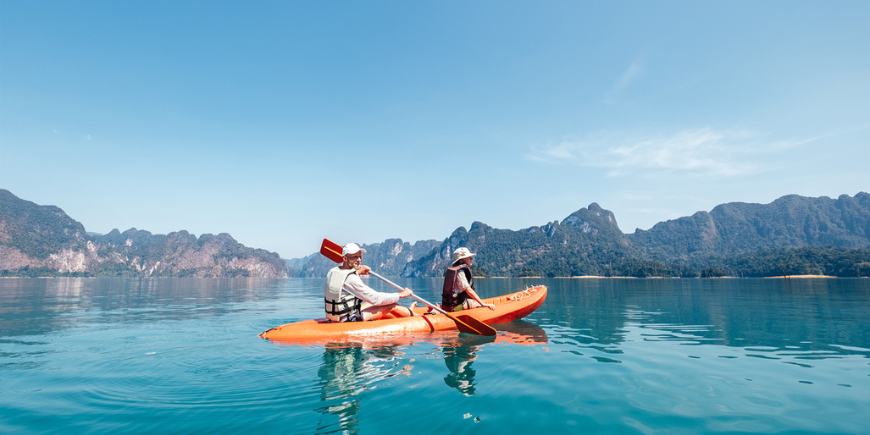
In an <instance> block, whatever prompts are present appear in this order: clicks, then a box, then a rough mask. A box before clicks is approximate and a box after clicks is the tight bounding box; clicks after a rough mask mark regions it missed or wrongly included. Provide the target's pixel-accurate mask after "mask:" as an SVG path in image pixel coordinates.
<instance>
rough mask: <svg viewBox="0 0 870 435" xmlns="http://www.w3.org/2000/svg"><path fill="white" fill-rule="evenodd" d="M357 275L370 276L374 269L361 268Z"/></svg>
mask: <svg viewBox="0 0 870 435" xmlns="http://www.w3.org/2000/svg"><path fill="white" fill-rule="evenodd" d="M356 273H357V274H359V275H369V274H370V273H372V268H371V267H368V266H360V268H359V270H357V272H356Z"/></svg>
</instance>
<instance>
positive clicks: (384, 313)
mask: <svg viewBox="0 0 870 435" xmlns="http://www.w3.org/2000/svg"><path fill="white" fill-rule="evenodd" d="M365 252H366V250H365V249H362V248H360V247H359V245H357V244H356V243H348V244H347V245H346V246H345V247H344V249H342V252H341V256H342V258H343V259H344V262H343V263H342V264H341V266H336V267H333V268H332V269H330V271H329V272H328V273H327V274H326V284H325V285H324V286H323V297H324V299H325V301H326V318H328V319H329V320H331V321H333V322H361V321H363V320H377V319H382V318H388V317H410V316H413V315H414V306H415V305H417V303H416V302H414V303H413V304H411V308H405V307H403V306H401V305H399V299H401V298H406V297H408V296H411V294H412V293H413V292H412V291H411V289H409V288H407V287H406V288H405V289H404V290H402V292H401V293H382V292H379V291H376V290H374V289H372V288H371V287H369V286H367V285H365V283H363V282H362V279H360V277H359V276H360V275H367V274H368V273H369V271H371V268H370V267H368V266H363V265H362V254H364V253H365Z"/></svg>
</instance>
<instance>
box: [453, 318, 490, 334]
mask: <svg viewBox="0 0 870 435" xmlns="http://www.w3.org/2000/svg"><path fill="white" fill-rule="evenodd" d="M453 320H455V321H456V326H457V329H459V332H464V333H466V334H477V335H489V336H493V335H496V330H495V328H493V327H492V326H489V325H487V324H486V323H483V322H481V321H480V320H477V319H475V318H474V317H471V316H469V315H463V316H456V317H455V318H453Z"/></svg>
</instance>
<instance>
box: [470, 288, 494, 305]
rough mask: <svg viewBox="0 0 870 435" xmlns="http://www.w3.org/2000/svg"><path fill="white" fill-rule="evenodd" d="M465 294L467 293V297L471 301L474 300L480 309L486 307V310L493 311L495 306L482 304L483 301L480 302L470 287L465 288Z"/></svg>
mask: <svg viewBox="0 0 870 435" xmlns="http://www.w3.org/2000/svg"><path fill="white" fill-rule="evenodd" d="M465 293H467V294H468V296H469V297H470V298H471V299H474V300H475V301H477V303H478V304H480V306H482V307H486V308H489V309H490V310H494V309H495V304H485V303H483V301H482V300H480V297H479V296H477V292H475V291H474V289H473V288H471V287H468V288H466V289H465Z"/></svg>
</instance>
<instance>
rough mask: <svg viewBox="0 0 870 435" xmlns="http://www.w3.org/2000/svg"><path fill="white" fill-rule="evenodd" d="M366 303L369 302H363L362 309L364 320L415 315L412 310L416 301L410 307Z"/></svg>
mask: <svg viewBox="0 0 870 435" xmlns="http://www.w3.org/2000/svg"><path fill="white" fill-rule="evenodd" d="M366 305H367V304H363V306H362V308H361V310H360V311H361V312H362V315H363V320H378V319H385V318H387V319H388V318H393V317H411V316H413V315H414V312H413V311H412V310H413V307H414V305H416V302H415V303H414V304H411V308H410V309H409V308H406V307H403V306H401V305H399V304H389V305H368V306H366Z"/></svg>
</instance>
